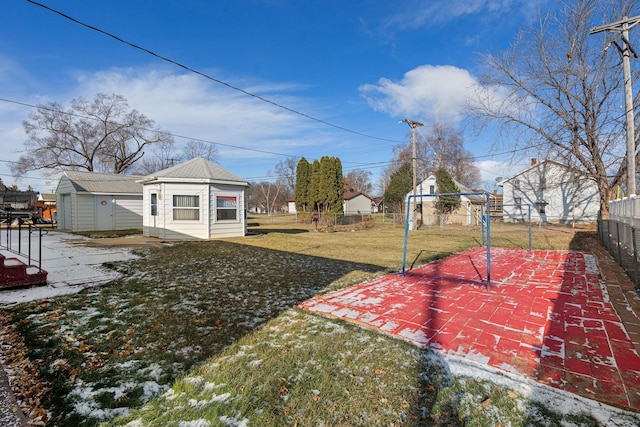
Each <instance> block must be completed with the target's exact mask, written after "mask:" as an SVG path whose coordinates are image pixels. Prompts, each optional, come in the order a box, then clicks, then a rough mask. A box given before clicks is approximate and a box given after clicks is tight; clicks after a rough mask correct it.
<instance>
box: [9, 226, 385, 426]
mask: <svg viewBox="0 0 640 427" xmlns="http://www.w3.org/2000/svg"><path fill="white" fill-rule="evenodd" d="M272 231H273V230H272ZM305 232H306V231H305ZM114 267H115V269H117V270H118V271H119V272H121V273H122V274H123V277H122V278H121V279H119V280H116V281H113V282H110V283H109V284H107V285H105V286H102V287H95V288H91V289H87V290H86V291H85V292H82V293H79V294H74V295H68V296H65V297H62V298H59V299H57V300H55V302H47V304H38V303H33V304H23V305H22V306H20V307H19V311H18V312H17V313H16V314H17V316H18V317H17V318H18V319H28V321H27V320H25V322H22V323H21V324H22V325H23V326H24V328H23V329H24V330H25V331H28V332H25V333H27V334H33V335H34V336H35V335H37V334H41V336H39V337H38V338H35V339H34V340H33V343H34V345H36V346H38V347H36V348H34V350H38V351H41V352H43V353H42V357H43V358H44V359H47V358H50V359H51V360H53V359H55V358H56V357H57V356H56V353H55V352H56V351H57V350H55V348H51V349H48V350H47V348H39V347H41V346H42V342H44V341H45V340H51V342H54V341H56V342H57V341H60V342H61V343H65V336H64V334H60V333H57V332H56V331H73V334H74V335H75V336H83V337H86V338H85V340H84V342H83V343H86V345H83V347H82V348H84V349H85V350H86V354H84V356H79V355H78V356H79V357H75V358H74V359H73V360H69V362H68V363H66V364H60V365H59V366H56V367H55V368H52V372H51V373H50V375H48V376H47V380H48V381H49V382H50V385H51V389H52V390H55V393H57V395H56V396H52V399H51V401H53V402H56V404H55V406H54V407H51V408H48V409H49V410H50V411H51V414H52V419H54V420H57V422H60V424H56V425H69V426H71V425H74V426H81V425H93V424H95V422H96V419H94V418H91V417H90V416H87V415H86V414H78V413H77V412H76V409H75V408H76V407H77V405H76V402H74V399H76V397H73V396H72V393H71V391H72V387H73V384H72V383H70V382H69V377H70V375H71V374H70V373H71V372H73V376H74V379H75V380H76V381H83V382H84V383H85V384H89V385H88V387H94V388H96V389H102V388H113V387H118V386H120V384H122V383H127V384H130V385H129V386H127V387H128V388H129V389H130V390H129V394H128V396H142V395H143V394H144V393H143V388H144V387H145V385H144V381H148V378H146V377H145V378H142V380H144V381H141V382H138V383H136V385H131V384H132V383H135V380H134V379H135V378H137V377H139V376H140V374H139V373H140V372H144V370H145V369H150V367H154V368H153V369H154V371H156V372H158V375H157V376H156V377H154V379H155V382H156V383H157V384H158V390H159V391H162V390H163V387H169V386H171V385H172V383H173V381H174V380H175V379H176V378H177V377H179V376H181V375H184V374H185V373H187V372H189V371H190V370H191V369H192V368H193V367H195V366H196V365H199V364H200V363H203V362H205V361H206V360H208V359H209V358H211V357H212V356H214V355H216V354H217V353H219V352H220V351H222V350H223V349H225V348H226V347H228V346H229V345H231V344H233V343H234V342H236V341H238V340H239V339H241V338H242V337H244V336H246V335H249V334H251V333H253V332H254V331H255V330H257V329H260V328H262V327H263V326H264V325H265V324H266V323H267V322H268V321H269V320H271V319H274V318H276V317H278V316H279V315H280V314H281V313H283V312H284V311H286V310H289V309H291V308H292V307H295V306H296V305H298V304H299V303H301V302H302V301H305V300H307V299H309V298H311V297H313V296H314V295H315V294H316V293H318V292H320V291H322V290H324V289H325V288H327V287H328V286H329V285H333V286H336V287H339V286H341V285H340V283H339V282H340V280H341V279H343V280H346V281H347V282H349V280H354V279H353V278H347V279H344V278H345V276H348V275H350V274H351V273H353V272H362V273H363V275H366V274H370V273H376V272H380V271H386V269H385V267H383V266H378V265H373V264H364V263H355V262H346V261H340V260H335V259H328V258H322V257H317V256H311V255H303V254H296V253H291V252H284V251H278V250H273V249H265V248H260V247H254V246H249V245H242V244H239V243H232V242H227V241H220V240H215V241H191V242H181V243H176V244H174V245H171V246H163V247H152V248H149V249H148V250H147V251H145V253H144V255H143V256H142V257H141V258H139V259H135V260H132V261H127V262H121V263H115V264H114ZM336 282H338V284H336ZM348 284H350V283H346V284H345V285H348ZM49 312H52V313H53V312H55V313H59V314H60V315H57V314H56V321H55V324H53V323H51V324H50V325H49V326H48V327H47V328H46V329H42V328H41V322H40V321H39V319H40V318H42V319H45V320H47V319H49V318H48V315H49V314H48V313H49ZM39 316H40V317H39ZM83 316H87V318H88V319H90V320H87V321H84V322H78V321H77V319H78V318H83ZM93 319H111V320H112V321H111V322H110V326H109V327H108V328H96V326H95V324H94V323H95V322H94V320H93ZM47 322H50V320H47ZM125 343H126V344H125ZM61 345H62V344H61ZM50 347H54V346H53V345H51V346H50ZM47 351H50V352H51V354H46V352H47ZM82 351H84V350H80V352H82ZM112 355H116V357H112ZM85 360H91V362H92V363H91V366H94V367H99V369H95V368H88V367H87V365H86V364H85V363H84V362H85ZM141 361H144V362H141ZM128 364H130V365H131V366H132V367H133V368H132V369H134V370H133V371H127V369H126V368H122V367H123V366H127V365H128ZM93 369H95V370H93ZM96 375H98V376H99V379H96ZM117 397H118V396H117V395H112V394H111V393H104V396H102V397H101V402H100V405H102V406H101V408H115V407H130V408H137V407H139V406H140V405H141V404H144V403H145V401H142V400H138V398H137V397H136V398H133V397H131V398H128V399H124V400H122V399H120V400H118V399H116V398H117Z"/></svg>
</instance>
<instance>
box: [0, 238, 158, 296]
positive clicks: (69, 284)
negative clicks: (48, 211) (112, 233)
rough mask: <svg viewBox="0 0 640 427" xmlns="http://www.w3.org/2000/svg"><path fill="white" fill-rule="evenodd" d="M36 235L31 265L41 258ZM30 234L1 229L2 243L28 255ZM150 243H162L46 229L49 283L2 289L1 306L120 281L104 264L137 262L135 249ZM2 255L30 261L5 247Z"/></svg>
mask: <svg viewBox="0 0 640 427" xmlns="http://www.w3.org/2000/svg"><path fill="white" fill-rule="evenodd" d="M8 233H10V234H8ZM37 233H38V231H37V230H36V232H35V233H34V236H33V238H32V247H31V254H32V261H31V264H32V265H37V262H34V261H33V259H38V258H39V255H40V247H39V245H38V238H37ZM28 234H29V233H28V231H27V230H26V229H23V230H22V232H21V233H20V237H19V236H18V231H17V230H10V231H7V230H6V229H4V230H0V244H1V245H7V242H10V243H11V247H12V248H13V249H14V250H17V249H18V242H19V241H20V244H21V252H22V253H25V254H26V253H28V251H29V246H28ZM150 244H161V242H160V241H159V240H158V239H146V238H143V237H141V236H133V237H125V238H118V239H90V238H87V237H83V236H77V235H73V234H69V233H65V232H62V231H58V230H49V229H43V231H42V250H41V251H42V260H41V268H42V269H44V270H46V271H47V272H48V273H49V274H48V277H47V284H46V285H40V286H31V287H25V288H16V289H4V290H0V306H2V305H10V304H15V303H20V302H25V301H34V300H38V299H43V298H50V297H54V296H58V295H65V294H72V293H76V292H79V291H81V290H82V289H85V288H87V287H90V286H96V285H101V284H104V283H106V282H108V281H110V280H114V279H117V278H118V277H119V274H118V273H117V272H115V271H113V270H110V269H107V268H104V267H102V264H103V263H105V262H115V261H124V260H129V259H134V258H136V255H134V254H133V253H132V249H134V248H136V247H140V246H145V245H150ZM0 253H2V254H3V255H5V256H6V257H7V258H18V259H20V260H21V261H23V262H25V263H27V261H28V259H27V257H26V256H22V255H17V254H15V253H13V252H11V251H8V250H5V249H3V248H0Z"/></svg>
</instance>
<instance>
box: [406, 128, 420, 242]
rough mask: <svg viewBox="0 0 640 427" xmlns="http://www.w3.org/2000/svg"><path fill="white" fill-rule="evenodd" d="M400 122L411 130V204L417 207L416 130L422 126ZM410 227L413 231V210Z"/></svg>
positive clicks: (414, 220)
mask: <svg viewBox="0 0 640 427" xmlns="http://www.w3.org/2000/svg"><path fill="white" fill-rule="evenodd" d="M402 121H403V122H404V123H406V124H408V125H409V127H410V128H411V164H412V166H413V203H414V205H415V206H417V203H416V187H417V186H418V182H417V181H418V179H417V176H418V175H417V172H416V170H417V167H418V156H417V154H416V128H417V127H420V126H424V124H422V123H420V122H416V121H415V120H409V119H403V120H402ZM410 207H411V204H410V203H407V209H410ZM411 225H412V227H411V228H410V229H411V230H415V229H416V210H415V209H414V210H413V215H412V220H411Z"/></svg>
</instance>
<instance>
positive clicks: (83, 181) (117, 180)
mask: <svg viewBox="0 0 640 427" xmlns="http://www.w3.org/2000/svg"><path fill="white" fill-rule="evenodd" d="M64 174H65V175H66V176H67V178H69V181H71V185H73V188H74V189H75V190H76V191H78V192H87V193H107V194H124V193H129V194H139V195H142V184H140V183H139V182H137V181H139V180H140V179H142V178H143V177H142V176H140V175H115V174H105V173H95V172H80V171H65V172H64Z"/></svg>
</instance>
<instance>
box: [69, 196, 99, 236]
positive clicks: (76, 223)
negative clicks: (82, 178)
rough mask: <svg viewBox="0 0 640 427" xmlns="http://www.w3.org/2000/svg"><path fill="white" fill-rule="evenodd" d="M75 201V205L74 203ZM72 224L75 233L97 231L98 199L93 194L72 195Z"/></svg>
mask: <svg viewBox="0 0 640 427" xmlns="http://www.w3.org/2000/svg"><path fill="white" fill-rule="evenodd" d="M74 196H75V197H74ZM74 199H75V203H74ZM71 204H72V206H71V212H72V214H71V222H72V223H73V227H72V228H71V229H72V230H73V231H93V230H95V229H96V199H95V196H94V195H92V194H78V193H72V194H71Z"/></svg>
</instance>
